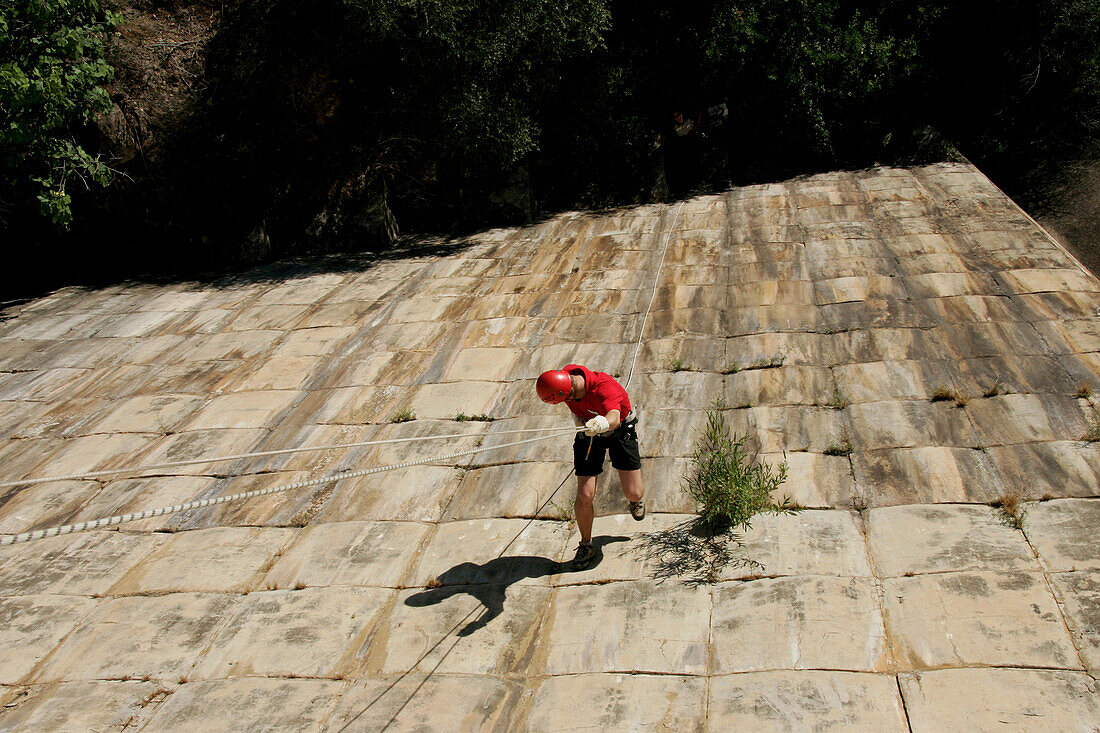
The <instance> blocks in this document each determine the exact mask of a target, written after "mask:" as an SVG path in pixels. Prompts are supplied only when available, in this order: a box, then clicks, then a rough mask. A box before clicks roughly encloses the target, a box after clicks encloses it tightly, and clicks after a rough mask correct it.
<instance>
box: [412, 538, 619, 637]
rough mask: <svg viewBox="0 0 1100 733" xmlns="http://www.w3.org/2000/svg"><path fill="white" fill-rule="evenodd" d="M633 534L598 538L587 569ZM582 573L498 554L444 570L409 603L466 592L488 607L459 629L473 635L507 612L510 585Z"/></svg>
mask: <svg viewBox="0 0 1100 733" xmlns="http://www.w3.org/2000/svg"><path fill="white" fill-rule="evenodd" d="M629 539H630V538H629V537H621V536H615V537H594V538H592V545H593V547H594V548H595V549H596V557H595V560H594V561H593V563H592V564H591V565H589V566H588V567H587V568H585V572H587V571H589V570H592V569H593V568H595V567H596V566H598V565H599V564H600V562H601V561H602V560H603V548H604V547H605V546H606V545H610V544H612V543H614V542H626V541H628V540H629ZM575 572H581V571H578V570H575V569H574V568H573V563H572V562H556V561H554V560H550V559H547V558H545V557H538V556H537V555H515V556H510V557H495V558H493V559H492V560H489V561H488V562H486V563H482V564H480V565H479V564H477V563H472V562H463V563H459V564H458V565H455V566H454V567H452V568H450V569H449V570H446V571H445V572H443V573H442V574H441V575H439V577H438V578H437V579H436V580H437V582H438V583H439V586H438V587H434V588H428V589H427V590H424V591H421V592H419V593H416V594H414V595H411V596H409V597H408V598H406V599H405V605H406V606H413V607H418V608H419V607H423V606H434V605H436V604H437V603H442V602H443V601H445V600H447V599H448V598H450V597H451V596H455V595H458V594H459V593H466V594H467V595H470V596H473V597H474V598H475V599H477V600H478V601H479V602H480V603H481V605H482V606H484V607H485V610H484V611H482V612H481V615H480V616H478V617H477V618H476V619H474V620H473V621H471V622H470V623H468V624H466V626H464V627H463V628H462V629H461V630H459V632H458V635H459V636H469V635H470V634H472V633H474V632H475V631H478V630H479V629H482V628H484V627H485V625H486V624H488V623H489V622H490V621H492V620H493V619H494V618H496V617H497V616H499V615H500V614H501V613H503V612H504V600H505V597H506V595H507V592H508V586H510V585H512V584H513V583H516V582H518V581H520V580H524V579H525V578H542V577H545V576H547V575H559V574H562V573H575Z"/></svg>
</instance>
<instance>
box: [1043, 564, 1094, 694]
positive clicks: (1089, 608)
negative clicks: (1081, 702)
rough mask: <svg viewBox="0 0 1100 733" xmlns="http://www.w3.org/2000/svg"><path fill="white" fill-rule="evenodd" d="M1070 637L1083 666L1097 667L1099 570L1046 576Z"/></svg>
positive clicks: (1091, 669)
mask: <svg viewBox="0 0 1100 733" xmlns="http://www.w3.org/2000/svg"><path fill="white" fill-rule="evenodd" d="M1050 582H1051V584H1052V585H1053V586H1054V589H1055V592H1056V593H1057V594H1058V597H1059V600H1060V601H1061V603H1062V609H1063V610H1064V612H1065V615H1066V625H1067V626H1069V630H1070V633H1071V634H1072V635H1073V641H1074V644H1075V646H1076V647H1077V651H1078V653H1079V654H1080V655H1081V659H1082V660H1083V661H1084V663H1085V667H1086V669H1088V670H1089V671H1090V672H1092V673H1093V675H1094V676H1095V673H1096V670H1097V669H1100V573H1098V572H1097V571H1095V570H1085V571H1081V572H1072V573H1055V574H1052V575H1051V576H1050Z"/></svg>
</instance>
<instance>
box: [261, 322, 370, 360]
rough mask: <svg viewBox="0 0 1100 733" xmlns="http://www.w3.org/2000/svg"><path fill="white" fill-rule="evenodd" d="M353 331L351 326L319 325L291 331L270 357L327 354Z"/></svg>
mask: <svg viewBox="0 0 1100 733" xmlns="http://www.w3.org/2000/svg"><path fill="white" fill-rule="evenodd" d="M354 333H355V328H354V327H353V326H321V327H318V328H306V329H302V330H300V331H291V332H290V333H288V334H286V336H284V337H283V339H282V341H281V342H280V343H279V345H278V347H277V348H276V349H275V351H273V352H272V357H274V358H293V357H303V356H328V355H330V354H332V353H333V352H334V351H336V349H338V348H339V346H340V345H341V344H342V343H343V342H344V341H346V340H347V339H348V338H349V337H350V336H351V335H352V334H354Z"/></svg>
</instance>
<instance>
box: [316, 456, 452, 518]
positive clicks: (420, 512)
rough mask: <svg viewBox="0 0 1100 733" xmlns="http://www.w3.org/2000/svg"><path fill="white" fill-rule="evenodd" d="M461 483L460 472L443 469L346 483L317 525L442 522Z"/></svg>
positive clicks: (386, 474)
mask: <svg viewBox="0 0 1100 733" xmlns="http://www.w3.org/2000/svg"><path fill="white" fill-rule="evenodd" d="M459 480H460V479H459V471H458V469H455V468H445V467H443V466H414V467H411V468H398V469H395V470H393V471H386V472H383V473H377V474H371V475H368V476H362V477H359V478H353V479H344V480H342V481H339V482H338V483H337V484H336V487H335V489H334V490H333V492H332V495H331V498H329V499H328V500H327V501H326V503H325V506H324V508H323V509H322V510H321V511H320V512H319V513H317V515H316V521H318V522H346V521H352V520H361V519H377V520H385V519H388V520H393V521H402V520H409V521H418V522H435V521H439V519H441V518H442V516H443V512H444V511H445V510H446V507H447V505H448V504H449V503H450V499H451V497H452V496H453V495H454V492H455V491H456V490H457V488H458V483H459Z"/></svg>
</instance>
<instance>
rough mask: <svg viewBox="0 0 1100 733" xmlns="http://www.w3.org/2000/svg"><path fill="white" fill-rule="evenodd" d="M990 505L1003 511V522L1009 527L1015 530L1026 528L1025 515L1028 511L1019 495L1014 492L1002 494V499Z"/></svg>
mask: <svg viewBox="0 0 1100 733" xmlns="http://www.w3.org/2000/svg"><path fill="white" fill-rule="evenodd" d="M990 505H991V506H994V507H996V508H998V509H1000V510H1001V521H1003V522H1004V523H1005V524H1007V525H1008V526H1009V527H1012V528H1013V529H1023V528H1024V514H1026V510H1025V509H1024V507H1023V503H1022V502H1021V501H1020V497H1019V495H1017V494H1016V493H1014V492H1008V493H1006V494H1002V495H1001V496H1000V498H998V499H995V500H993V501H992V502H990Z"/></svg>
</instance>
